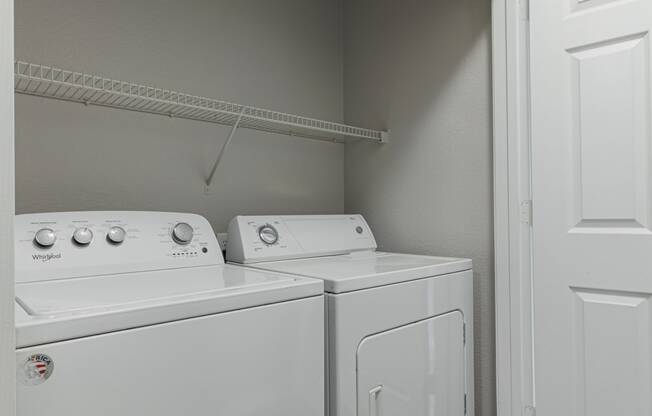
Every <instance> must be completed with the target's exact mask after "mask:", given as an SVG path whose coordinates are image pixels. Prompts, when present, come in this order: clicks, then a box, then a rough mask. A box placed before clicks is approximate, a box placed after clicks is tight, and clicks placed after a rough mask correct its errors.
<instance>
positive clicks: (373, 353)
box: [226, 215, 473, 416]
mask: <svg viewBox="0 0 652 416" xmlns="http://www.w3.org/2000/svg"><path fill="white" fill-rule="evenodd" d="M226 257H227V260H229V261H231V262H235V263H240V264H243V265H246V266H250V267H255V268H257V269H264V270H269V271H275V272H283V273H290V274H292V275H295V276H308V277H313V278H318V279H321V280H323V281H324V283H325V291H326V315H327V325H326V331H327V333H326V339H327V341H326V342H327V350H328V354H327V366H328V373H327V377H328V380H327V388H328V391H327V396H328V398H327V406H328V407H327V413H328V414H330V415H331V416H356V415H357V416H462V415H464V414H466V413H467V412H468V413H469V414H471V413H473V411H472V409H473V382H472V380H473V284H472V278H473V273H472V263H471V260H468V259H456V258H443V257H429V256H417V255H407V254H395V253H383V252H378V251H376V241H375V239H374V236H373V233H372V232H371V229H370V228H369V226H368V225H367V223H366V222H365V220H364V218H363V217H362V216H360V215H327V216H255V217H254V216H241V217H236V218H234V219H233V220H232V221H231V223H230V224H229V234H228V246H227V254H226Z"/></svg>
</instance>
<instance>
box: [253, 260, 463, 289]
mask: <svg viewBox="0 0 652 416" xmlns="http://www.w3.org/2000/svg"><path fill="white" fill-rule="evenodd" d="M255 267H258V268H262V269H265V270H271V271H277V272H283V273H290V274H294V275H299V276H307V277H314V278H318V279H322V280H324V287H325V290H326V291H327V292H331V293H342V292H350V291H354V290H360V289H368V288H372V287H377V286H383V285H389V284H393V283H401V282H407V281H410V280H416V279H423V278H426V277H434V276H440V275H443V274H449V273H455V272H459V271H463V270H470V269H471V268H472V267H473V264H472V262H471V260H470V259H460V258H451V257H433V256H419V255H413V254H396V253H383V252H374V251H366V252H357V253H351V254H344V255H337V256H326V257H313V258H309V259H298V260H285V261H275V262H267V263H258V264H256V265H255Z"/></svg>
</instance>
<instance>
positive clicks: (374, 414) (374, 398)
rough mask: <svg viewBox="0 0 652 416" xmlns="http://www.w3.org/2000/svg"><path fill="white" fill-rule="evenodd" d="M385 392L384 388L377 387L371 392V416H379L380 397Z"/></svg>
mask: <svg viewBox="0 0 652 416" xmlns="http://www.w3.org/2000/svg"><path fill="white" fill-rule="evenodd" d="M382 390H383V386H382V385H380V386H376V387H374V388H373V389H371V390H369V416H378V415H379V413H378V407H379V406H378V396H379V395H380V392H381V391H382Z"/></svg>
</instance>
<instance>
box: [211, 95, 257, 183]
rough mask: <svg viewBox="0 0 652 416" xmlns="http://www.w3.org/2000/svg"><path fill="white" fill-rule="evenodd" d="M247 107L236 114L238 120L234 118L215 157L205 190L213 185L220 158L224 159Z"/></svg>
mask: <svg viewBox="0 0 652 416" xmlns="http://www.w3.org/2000/svg"><path fill="white" fill-rule="evenodd" d="M246 108H247V107H242V109H241V110H240V113H238V118H236V120H235V123H233V126H231V132H230V133H229V137H227V139H226V141H225V142H224V144H223V145H222V148H221V149H220V153H219V154H218V155H217V159H216V160H215V163H214V164H213V168H212V169H211V173H210V174H209V175H208V178H207V179H206V189H207V190H208V189H210V186H211V184H212V183H213V177H214V176H215V171H216V170H217V167H218V166H219V164H220V162H221V161H222V157H224V153H225V152H226V148H227V147H229V144H230V143H231V140H233V136H235V131H236V130H238V127H239V126H240V122H241V121H242V116H243V115H244V112H245V109H246Z"/></svg>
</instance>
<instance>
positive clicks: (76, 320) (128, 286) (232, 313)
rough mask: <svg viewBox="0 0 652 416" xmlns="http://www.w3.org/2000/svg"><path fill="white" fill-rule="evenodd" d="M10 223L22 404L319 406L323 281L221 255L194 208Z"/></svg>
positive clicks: (96, 408) (91, 407) (316, 411)
mask: <svg viewBox="0 0 652 416" xmlns="http://www.w3.org/2000/svg"><path fill="white" fill-rule="evenodd" d="M15 230H16V232H15V235H16V277H17V283H16V316H17V322H16V331H17V333H16V335H17V348H16V358H17V376H18V385H17V394H18V396H17V399H18V416H43V415H49V416H89V415H92V416H117V415H120V416H179V415H234V416H235V415H243V416H258V415H260V416H263V415H264V416H270V415H275V416H289V415H292V416H306V415H322V414H323V411H324V402H323V395H324V366H323V354H324V345H323V332H324V326H323V319H324V302H323V294H322V293H323V283H322V282H321V281H319V280H314V279H307V278H301V277H296V276H289V275H283V274H279V273H272V272H262V271H255V270H248V269H243V268H241V267H235V266H230V265H225V264H223V263H224V261H223V258H222V253H221V251H220V248H219V246H218V243H217V240H216V238H215V235H214V233H213V230H212V229H211V227H210V225H209V224H208V222H207V221H206V219H204V218H203V217H200V216H197V215H192V214H175V213H158V212H76V213H75V212H73V213H53V214H28V215H20V216H17V217H16V221H15Z"/></svg>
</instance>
